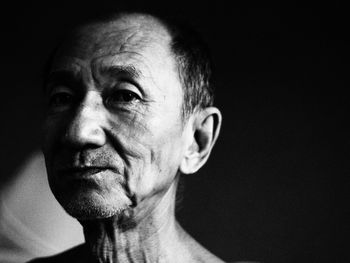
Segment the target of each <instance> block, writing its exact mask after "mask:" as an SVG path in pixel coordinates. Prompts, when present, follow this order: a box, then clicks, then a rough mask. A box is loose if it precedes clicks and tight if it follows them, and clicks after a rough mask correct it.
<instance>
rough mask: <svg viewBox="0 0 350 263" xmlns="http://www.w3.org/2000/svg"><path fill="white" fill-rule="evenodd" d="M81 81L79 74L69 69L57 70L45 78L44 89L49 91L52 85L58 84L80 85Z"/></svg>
mask: <svg viewBox="0 0 350 263" xmlns="http://www.w3.org/2000/svg"><path fill="white" fill-rule="evenodd" d="M80 82H81V80H80V76H79V74H75V73H73V72H71V71H69V70H55V71H52V72H50V73H49V74H48V76H47V77H46V78H45V79H44V91H45V92H47V91H49V90H50V87H51V86H54V85H57V84H63V85H79V84H81V83H80Z"/></svg>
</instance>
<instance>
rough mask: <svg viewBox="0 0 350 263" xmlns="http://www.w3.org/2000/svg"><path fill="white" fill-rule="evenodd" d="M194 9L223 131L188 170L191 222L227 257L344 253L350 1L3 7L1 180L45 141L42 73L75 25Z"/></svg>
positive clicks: (337, 257)
mask: <svg viewBox="0 0 350 263" xmlns="http://www.w3.org/2000/svg"><path fill="white" fill-rule="evenodd" d="M125 6H127V7H133V6H137V7H141V8H145V7H148V8H149V9H150V10H152V11H158V12H160V13H163V14H172V15H177V16H179V17H182V18H184V19H186V20H189V21H190V22H191V23H192V24H193V25H194V26H195V27H196V28H197V30H198V31H200V32H201V33H202V35H203V36H204V38H205V40H206V41H207V42H208V44H209V46H210V49H211V50H212V55H213V59H214V62H215V79H216V89H217V90H216V92H217V98H216V102H217V105H218V106H219V107H220V108H221V110H222V112H223V120H224V122H223V127H222V133H221V136H220V138H219V140H218V143H217V145H216V147H215V148H214V151H213V153H212V157H211V158H210V159H209V162H208V163H207V164H206V166H205V167H204V168H203V169H202V170H201V171H200V172H199V173H198V174H196V175H192V176H189V177H188V178H186V179H185V181H186V183H185V192H184V200H183V202H182V204H181V206H180V208H179V209H178V217H179V219H180V221H181V223H182V224H183V226H184V227H185V228H186V229H187V230H188V231H189V232H190V233H191V234H192V235H193V236H194V237H195V238H196V239H197V240H199V241H200V242H201V243H202V244H204V245H205V246H206V247H207V248H209V249H210V250H211V251H213V252H214V253H215V254H217V255H218V256H220V257H222V258H223V259H226V260H259V261H262V262H295V261H301V262H344V261H343V260H344V259H345V257H344V255H342V251H343V252H344V250H343V248H345V245H343V243H342V242H341V237H345V236H346V234H345V231H346V230H347V229H348V227H347V225H346V220H345V219H343V217H344V216H345V213H346V211H347V210H348V208H347V202H346V195H345V193H346V192H347V190H348V189H349V188H348V186H349V184H348V182H347V181H346V172H348V170H347V171H346V170H345V169H344V168H345V165H344V161H345V159H346V157H345V156H346V155H345V154H346V153H347V152H348V148H349V136H348V135H347V134H346V133H345V129H344V128H345V126H346V124H347V122H348V119H347V111H348V109H349V106H348V100H349V97H348V96H347V95H346V92H345V81H346V77H345V74H346V73H347V71H348V70H347V69H346V66H348V62H349V60H347V59H346V57H347V54H348V48H349V46H348V45H347V42H346V38H347V35H348V29H347V27H346V22H347V20H348V18H347V13H346V10H345V9H344V7H343V6H341V5H334V6H332V7H329V6H321V7H320V6H318V7H312V8H311V7H310V8H306V7H305V8H296V7H292V6H280V7H275V8H273V9H271V8H233V7H229V6H224V5H219V3H217V4H216V5H215V4H214V3H211V4H204V3H202V4H200V5H199V4H194V3H193V4H191V5H189V3H187V4H186V5H184V4H183V3H180V2H176V3H171V4H170V3H163V4H162V5H158V4H155V3H153V4H150V3H143V4H141V5H136V3H133V4H125V3H118V1H109V2H108V1H98V2H94V3H92V2H91V3H89V2H87V1H85V2H83V1H81V2H75V4H73V3H64V2H59V1H54V2H49V1H48V3H46V4H44V5H31V6H29V5H27V6H23V5H19V4H18V3H15V2H14V4H13V5H12V7H11V8H7V7H4V8H2V18H3V22H2V32H1V41H2V43H3V44H5V48H3V50H2V51H3V52H2V61H3V62H2V65H3V66H4V69H3V70H2V84H3V85H2V87H1V96H0V98H1V103H0V118H1V129H0V138H1V147H0V158H1V159H0V160H1V165H0V169H1V170H0V172H1V181H0V182H1V184H0V185H5V183H6V182H8V181H9V180H10V179H11V178H10V175H11V174H12V173H13V172H14V170H15V168H16V167H17V166H18V165H19V164H20V163H21V161H23V159H24V157H25V156H26V155H27V154H28V153H29V152H31V151H33V150H35V149H38V148H39V144H40V122H41V119H42V111H41V109H42V108H41V106H42V101H41V100H40V89H41V86H40V84H41V82H40V74H41V69H42V66H43V64H44V61H45V59H46V57H47V56H48V54H49V52H50V50H51V49H52V48H53V47H54V45H55V43H56V41H57V39H58V38H59V36H60V35H61V34H62V32H64V31H65V30H67V29H68V28H69V27H70V26H71V25H72V24H74V23H76V22H78V21H80V20H83V19H84V18H86V17H89V16H91V15H93V14H95V13H101V12H103V11H105V10H110V9H115V10H118V8H119V7H125Z"/></svg>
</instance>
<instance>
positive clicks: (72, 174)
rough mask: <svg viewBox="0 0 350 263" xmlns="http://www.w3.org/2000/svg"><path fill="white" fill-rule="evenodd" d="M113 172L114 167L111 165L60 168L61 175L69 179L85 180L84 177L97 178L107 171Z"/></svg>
mask: <svg viewBox="0 0 350 263" xmlns="http://www.w3.org/2000/svg"><path fill="white" fill-rule="evenodd" d="M109 171H110V172H113V171H114V169H112V168H110V167H95V166H88V167H69V168H64V169H60V170H58V174H59V175H60V176H64V177H66V178H67V179H75V180H84V179H94V178H95V179H97V178H98V177H100V176H101V174H104V173H105V172H109Z"/></svg>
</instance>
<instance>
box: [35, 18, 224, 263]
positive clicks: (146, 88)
mask: <svg viewBox="0 0 350 263" xmlns="http://www.w3.org/2000/svg"><path fill="white" fill-rule="evenodd" d="M209 80H210V63H209V60H208V57H207V54H206V53H205V49H204V48H203V47H202V46H201V44H200V41H199V40H198V39H197V38H196V37H195V35H193V34H192V32H190V31H187V30H184V29H183V28H182V27H181V26H178V25H174V24H170V23H168V22H166V21H164V20H162V19H160V18H157V17H154V16H151V15H147V14H138V13H121V14H117V15H114V16H112V17H109V18H105V19H102V20H101V19H100V20H98V21H94V22H90V23H88V24H85V25H83V26H80V27H79V28H78V29H76V30H74V31H73V32H72V33H71V34H70V35H69V37H68V38H67V39H66V40H65V41H64V42H63V44H62V45H61V46H60V47H59V48H58V49H57V51H56V52H55V55H54V57H53V59H52V61H51V63H50V66H49V69H48V72H47V76H46V85H45V94H46V98H47V102H48V103H47V105H48V107H47V115H46V120H45V124H44V140H43V152H44V156H45V162H46V168H47V173H48V178H49V184H50V187H51V189H52V192H53V193H54V195H55V197H56V198H57V200H58V201H59V203H60V204H61V205H62V207H63V208H64V209H65V210H66V211H67V213H68V214H70V215H71V216H73V217H75V218H76V219H77V220H78V221H79V222H80V223H81V225H82V226H83V228H84V236H85V241H86V242H85V244H83V245H81V246H78V247H75V248H73V249H71V250H69V251H66V252H63V253H61V254H59V255H56V256H53V257H50V258H42V259H36V260H34V261H33V262H65V263H68V262H182V263H184V262H222V261H221V260H220V259H218V258H217V257H216V256H214V255H213V254H211V253H210V252H209V251H207V250H206V249H205V248H203V247H202V246H201V245H200V244H198V243H197V242H196V241H195V240H194V239H193V238H192V237H190V236H189V235H188V234H187V233H186V232H185V231H184V230H183V229H182V228H181V226H180V225H179V224H178V222H177V221H176V219H175V215H174V208H175V195H176V189H177V185H178V181H179V177H180V176H185V175H186V174H191V173H194V172H196V171H197V170H198V169H199V168H201V167H202V166H203V164H204V163H205V162H206V160H207V159H208V157H209V154H210V152H211V149H212V147H213V145H214V143H215V141H216V139H217V137H218V134H219V130H220V123H221V114H220V112H219V110H218V109H217V108H215V107H213V106H212V104H213V94H212V90H211V87H210V83H209Z"/></svg>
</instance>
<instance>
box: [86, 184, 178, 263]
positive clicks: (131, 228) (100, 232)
mask: <svg viewBox="0 0 350 263" xmlns="http://www.w3.org/2000/svg"><path fill="white" fill-rule="evenodd" d="M176 185H177V183H173V184H172V186H171V187H170V188H169V189H168V191H167V192H166V193H165V195H164V196H163V197H162V199H161V200H160V201H159V203H158V204H157V205H156V206H155V207H154V209H153V210H152V211H151V212H149V214H148V215H147V216H146V217H145V218H143V219H141V220H139V222H137V223H134V224H127V225H124V226H123V225H122V226H121V225H120V219H118V218H115V217H112V218H107V219H98V220H93V221H83V222H81V224H82V225H83V227H84V235H85V240H86V243H87V245H88V247H89V249H90V250H91V251H92V253H93V254H94V255H95V256H96V257H97V259H98V262H101V263H102V262H103V263H106V262H108V263H111V262H160V261H162V259H163V260H164V259H165V258H167V255H169V254H170V253H171V252H170V251H168V250H169V248H171V247H173V246H169V242H176V240H177V239H176V238H177V235H176V222H175V215H174V212H175V211H174V210H175V193H176ZM128 221H129V220H128Z"/></svg>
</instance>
